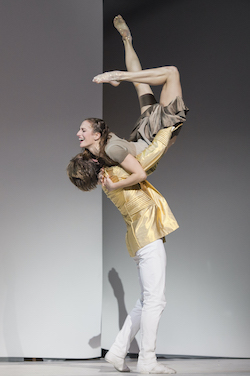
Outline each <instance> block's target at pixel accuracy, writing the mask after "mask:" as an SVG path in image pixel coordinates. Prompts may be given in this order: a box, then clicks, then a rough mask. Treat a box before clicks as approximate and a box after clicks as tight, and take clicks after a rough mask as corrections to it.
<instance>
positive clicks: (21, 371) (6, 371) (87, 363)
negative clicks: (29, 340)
mask: <svg viewBox="0 0 250 376" xmlns="http://www.w3.org/2000/svg"><path fill="white" fill-rule="evenodd" d="M160 362H161V363H164V364H166V365H167V366H169V367H171V368H174V369H175V370H176V371H177V374H178V375H187V374H188V375H195V376H199V375H200V376H201V375H206V376H209V375H211V376H214V375H219V376H225V375H230V376H245V375H250V359H200V358H199V359H186V358H173V359H172V358H171V359H166V360H165V359H160ZM127 364H128V366H129V367H130V369H131V372H130V375H131V376H132V375H138V373H137V372H136V360H134V359H130V358H128V359H127ZM0 375H1V376H100V375H101V376H108V375H114V376H116V375H121V373H120V372H117V371H116V370H115V369H114V368H113V367H112V366H111V365H110V364H108V363H106V362H105V361H104V359H96V360H83V361H46V362H0Z"/></svg>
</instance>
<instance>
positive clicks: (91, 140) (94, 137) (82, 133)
mask: <svg viewBox="0 0 250 376" xmlns="http://www.w3.org/2000/svg"><path fill="white" fill-rule="evenodd" d="M76 135H77V137H78V138H79V141H80V147H81V148H87V149H88V148H89V147H90V146H92V145H94V144H95V143H96V142H97V141H98V140H99V137H100V134H99V133H94V132H93V128H92V125H91V123H90V122H89V121H88V120H84V121H83V122H82V124H81V126H80V129H79V131H78V132H77V134H76Z"/></svg>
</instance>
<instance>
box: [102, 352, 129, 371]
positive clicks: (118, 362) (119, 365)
mask: <svg viewBox="0 0 250 376" xmlns="http://www.w3.org/2000/svg"><path fill="white" fill-rule="evenodd" d="M104 359H105V360H106V361H107V362H108V363H110V364H112V365H113V366H114V367H115V369H116V370H117V371H119V372H130V369H129V368H128V366H127V365H126V363H125V360H124V358H120V357H119V356H116V355H115V354H113V353H112V352H110V351H108V352H107V354H106V355H105V358H104Z"/></svg>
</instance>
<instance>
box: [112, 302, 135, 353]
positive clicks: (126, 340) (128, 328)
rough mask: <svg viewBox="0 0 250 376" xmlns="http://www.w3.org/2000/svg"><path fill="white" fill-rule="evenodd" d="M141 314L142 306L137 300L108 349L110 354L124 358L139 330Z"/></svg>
mask: <svg viewBox="0 0 250 376" xmlns="http://www.w3.org/2000/svg"><path fill="white" fill-rule="evenodd" d="M141 312H142V305H141V301H140V300H139V299H138V300H137V302H136V305H135V307H134V308H133V309H132V311H131V312H130V313H129V314H128V316H127V317H126V320H125V321H124V324H123V326H122V328H121V330H120V331H119V333H118V335H117V337H116V339H115V342H114V344H113V345H112V346H111V348H110V350H109V351H110V352H111V353H113V354H115V355H116V356H119V357H120V358H125V356H126V355H127V353H128V350H129V347H130V343H131V342H132V341H133V339H134V337H135V335H136V333H137V332H138V330H139V329H140V323H141Z"/></svg>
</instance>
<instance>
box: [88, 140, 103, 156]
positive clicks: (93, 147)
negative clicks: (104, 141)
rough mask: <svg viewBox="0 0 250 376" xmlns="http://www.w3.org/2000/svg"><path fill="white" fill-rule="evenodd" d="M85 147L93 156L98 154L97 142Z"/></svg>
mask: <svg viewBox="0 0 250 376" xmlns="http://www.w3.org/2000/svg"><path fill="white" fill-rule="evenodd" d="M87 149H88V150H89V151H90V153H92V154H94V155H95V156H97V157H98V156H99V152H100V147H99V143H96V144H94V145H91V146H90V147H88V148H87Z"/></svg>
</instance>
